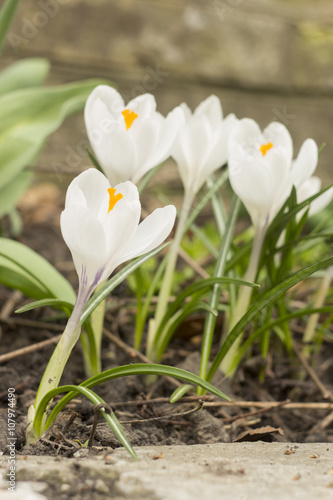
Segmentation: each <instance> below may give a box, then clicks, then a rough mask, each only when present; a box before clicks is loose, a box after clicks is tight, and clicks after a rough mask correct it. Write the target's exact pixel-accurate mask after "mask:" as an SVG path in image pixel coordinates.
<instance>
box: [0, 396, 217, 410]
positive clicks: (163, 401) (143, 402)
mask: <svg viewBox="0 0 333 500" xmlns="http://www.w3.org/2000/svg"><path fill="white" fill-rule="evenodd" d="M6 394H7V393H6ZM212 399H213V396H207V395H202V396H184V397H182V398H181V399H179V400H178V401H176V402H175V403H172V404H173V405H174V404H182V403H196V402H198V401H200V400H201V401H204V402H205V403H206V402H207V401H211V400H212ZM168 403H170V398H154V399H138V400H136V401H120V402H118V403H112V408H114V409H116V408H125V407H126V406H145V405H155V404H168Z"/></svg>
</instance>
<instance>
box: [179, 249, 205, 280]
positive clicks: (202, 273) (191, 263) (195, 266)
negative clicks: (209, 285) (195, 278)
mask: <svg viewBox="0 0 333 500" xmlns="http://www.w3.org/2000/svg"><path fill="white" fill-rule="evenodd" d="M178 255H179V257H180V258H181V259H182V260H183V261H184V262H186V264H188V265H189V266H191V267H192V269H193V270H194V271H195V272H196V273H197V274H198V275H199V276H201V278H203V279H206V278H210V274H208V273H207V271H205V270H204V269H203V268H202V267H201V266H200V264H198V263H197V262H196V261H195V260H194V259H192V257H191V256H190V255H189V254H188V253H187V252H185V250H183V249H182V248H181V247H179V249H178Z"/></svg>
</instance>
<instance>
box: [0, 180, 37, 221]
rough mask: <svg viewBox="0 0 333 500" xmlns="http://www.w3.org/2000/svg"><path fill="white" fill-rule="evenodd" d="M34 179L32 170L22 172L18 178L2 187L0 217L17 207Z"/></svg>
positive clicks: (0, 191) (0, 188)
mask: <svg viewBox="0 0 333 500" xmlns="http://www.w3.org/2000/svg"><path fill="white" fill-rule="evenodd" d="M32 179H33V173H32V172H28V171H27V172H21V174H20V175H19V176H18V177H17V178H16V179H12V180H11V181H9V182H8V183H7V184H6V185H5V186H2V187H0V217H3V216H4V215H5V214H8V213H9V212H11V211H12V210H13V209H14V208H15V207H16V205H17V204H18V202H19V201H20V199H21V198H22V196H23V194H24V193H25V191H26V190H27V189H28V187H29V186H30V184H31V182H32ZM0 185H1V181H0Z"/></svg>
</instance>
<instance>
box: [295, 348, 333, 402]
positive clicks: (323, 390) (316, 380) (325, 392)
mask: <svg viewBox="0 0 333 500" xmlns="http://www.w3.org/2000/svg"><path fill="white" fill-rule="evenodd" d="M293 349H294V351H295V354H296V356H297V357H298V359H299V361H300V362H301V364H302V365H303V367H304V368H305V370H306V371H307V372H308V374H309V376H310V377H311V378H312V380H313V381H314V383H315V384H316V386H317V387H318V389H319V390H320V392H321V393H322V395H323V397H324V398H325V399H329V400H330V401H332V402H333V395H332V394H331V393H330V391H329V390H328V389H327V388H326V387H325V386H324V384H323V383H322V382H321V380H320V379H319V378H318V376H317V375H316V373H315V371H314V370H313V368H311V366H310V365H309V363H308V361H307V360H306V359H305V357H304V356H303V354H302V353H301V352H300V351H299V349H298V347H297V345H296V343H295V342H293Z"/></svg>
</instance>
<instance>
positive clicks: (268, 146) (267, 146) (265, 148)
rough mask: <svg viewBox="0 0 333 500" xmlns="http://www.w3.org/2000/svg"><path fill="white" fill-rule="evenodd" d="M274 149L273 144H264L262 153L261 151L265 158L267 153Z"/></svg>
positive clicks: (261, 149)
mask: <svg viewBox="0 0 333 500" xmlns="http://www.w3.org/2000/svg"><path fill="white" fill-rule="evenodd" d="M272 147H273V144H272V143H271V142H268V143H267V144H262V145H261V146H260V151H261V153H262V155H263V156H265V154H266V153H267V151H269V150H270V149H271V148H272Z"/></svg>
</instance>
